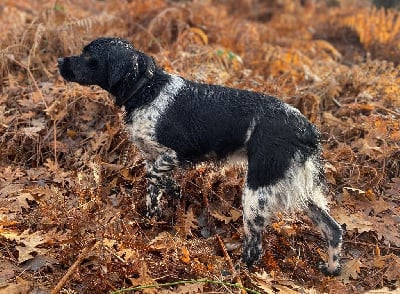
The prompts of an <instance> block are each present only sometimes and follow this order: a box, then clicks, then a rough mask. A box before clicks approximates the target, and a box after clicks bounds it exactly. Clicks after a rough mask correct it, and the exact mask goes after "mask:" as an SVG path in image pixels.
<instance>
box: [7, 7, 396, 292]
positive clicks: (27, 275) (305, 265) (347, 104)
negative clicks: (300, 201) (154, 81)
mask: <svg viewBox="0 0 400 294" xmlns="http://www.w3.org/2000/svg"><path fill="white" fill-rule="evenodd" d="M333 2H335V1H326V2H325V1H319V2H317V3H315V2H314V1H286V0H285V1H271V2H270V3H269V4H268V5H266V4H265V2H264V1H256V0H240V1H216V0H215V1H211V0H204V1H197V0H193V1H164V0H150V1H141V0H137V1H122V0H114V1H94V0H87V1H76V0H55V1H9V0H6V1H3V2H2V3H0V16H1V17H0V23H1V27H2V31H3V33H2V34H1V35H0V90H1V92H0V148H1V158H0V293H47V292H50V291H51V290H52V289H53V290H56V291H61V293H107V292H110V291H116V290H118V289H122V288H127V287H133V286H143V285H148V284H163V283H171V282H176V281H183V280H193V279H198V280H202V279H207V280H211V281H216V282H223V283H222V284H221V283H200V282H198V283H194V284H188V283H187V284H174V285H170V286H168V287H167V286H165V287H159V288H154V287H153V288H146V289H142V290H140V291H142V292H143V293H203V292H205V293H234V292H235V293H236V292H237V291H238V289H237V288H235V287H232V286H229V285H228V284H227V283H240V284H241V285H243V286H244V287H246V288H248V289H252V290H254V291H257V292H260V293H296V292H301V293H321V292H326V293H362V292H366V291H373V290H374V289H380V290H379V291H381V292H379V293H382V292H384V293H386V292H389V291H390V290H394V289H397V288H398V286H399V282H400V274H399V273H400V225H399V223H400V221H399V215H400V208H399V207H400V200H399V191H400V175H399V172H400V171H399V169H400V168H399V165H398V162H399V159H400V150H399V147H398V145H399V144H398V142H399V139H400V126H399V116H400V111H399V107H400V100H399V97H400V75H399V65H398V60H399V57H400V53H399V52H400V49H399V40H400V22H399V19H400V17H399V13H398V11H395V10H386V11H385V10H383V9H381V10H378V9H376V8H374V7H371V6H370V3H369V2H367V1H366V2H364V1H337V2H336V5H332V6H330V5H329V4H332V3H333ZM104 35H106V36H118V37H123V38H127V39H129V40H131V41H132V42H134V44H135V46H136V47H137V48H140V49H141V50H143V51H145V52H147V53H149V54H151V55H152V56H154V57H155V59H156V61H157V62H158V64H159V65H161V66H162V67H164V68H165V69H166V70H168V71H170V72H174V73H178V74H180V75H182V76H184V77H186V78H190V79H194V80H197V81H202V82H208V83H216V84H223V85H227V86H233V87H239V88H245V89H251V90H255V91H260V92H265V93H269V94H272V95H275V96H279V97H281V98H282V99H283V100H285V101H286V102H288V103H290V104H292V105H294V106H296V107H297V108H299V109H300V110H301V111H302V112H303V113H304V114H305V115H306V116H307V117H309V118H310V120H312V121H313V122H314V123H316V124H317V125H318V127H319V128H320V129H321V132H322V137H323V145H324V157H325V159H326V163H325V170H326V174H327V178H328V183H329V187H330V192H329V195H328V197H329V199H330V202H331V210H332V214H333V215H334V216H335V218H336V219H337V220H338V221H339V222H340V223H341V224H342V226H343V227H344V228H345V229H346V234H345V236H344V248H343V261H344V265H343V273H342V275H341V276H339V277H337V278H330V277H325V276H323V275H322V274H321V273H320V272H319V271H318V269H317V266H318V263H320V262H321V261H322V260H326V250H325V244H324V242H323V238H322V237H321V236H320V234H319V233H318V232H316V231H315V229H314V228H313V226H312V225H311V224H310V223H309V221H308V220H307V219H305V218H303V217H302V216H301V215H300V216H299V217H298V218H294V217H292V216H282V215H277V218H276V220H275V221H274V223H273V224H272V225H271V226H269V227H268V228H267V230H266V233H265V234H264V247H265V255H264V257H263V259H262V261H261V262H260V263H259V265H258V266H257V267H256V268H255V269H254V270H253V271H248V270H246V269H244V268H243V265H242V264H241V263H240V252H241V240H242V236H243V227H242V222H241V199H240V197H241V189H242V184H243V177H244V173H245V170H244V168H243V167H242V166H236V167H235V166H220V165H217V164H216V165H213V164H209V163H207V164H200V165H197V166H193V167H191V168H189V169H188V170H186V171H181V170H180V171H177V173H176V175H175V176H176V179H177V181H178V182H179V183H180V185H181V187H182V190H183V197H182V198H181V199H174V198H171V197H170V196H168V195H165V198H164V203H163V205H164V211H163V216H162V217H161V218H160V219H159V220H154V219H153V220H149V219H146V218H145V217H144V215H145V202H144V195H145V185H146V183H145V179H144V167H143V162H142V159H141V156H140V154H139V153H138V151H137V150H136V149H135V146H134V145H132V144H131V143H130V142H129V138H128V136H127V134H126V133H125V131H124V128H123V119H122V117H123V114H122V113H121V111H120V110H119V109H117V108H116V107H115V106H113V103H112V98H111V97H109V96H108V95H107V94H106V93H105V92H104V91H103V90H101V89H99V88H96V87H90V88H88V87H82V86H79V85H76V84H66V83H65V82H64V81H63V80H62V79H61V78H60V77H59V75H58V73H57V69H56V60H57V57H59V56H65V55H69V54H73V53H78V52H79V51H80V49H81V47H82V46H83V45H84V44H86V43H87V42H88V41H90V40H92V39H94V38H96V37H99V36H104ZM220 239H222V242H220ZM82 252H83V253H82ZM68 269H70V271H68ZM57 284H58V285H57ZM56 285H57V286H56ZM132 291H133V290H132ZM138 291H139V290H138ZM371 293H374V292H371Z"/></svg>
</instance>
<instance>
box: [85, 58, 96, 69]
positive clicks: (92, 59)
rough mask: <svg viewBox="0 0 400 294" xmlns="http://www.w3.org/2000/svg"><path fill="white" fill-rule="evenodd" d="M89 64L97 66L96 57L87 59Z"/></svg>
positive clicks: (91, 66) (93, 66)
mask: <svg viewBox="0 0 400 294" xmlns="http://www.w3.org/2000/svg"><path fill="white" fill-rule="evenodd" d="M87 64H88V66H89V67H90V68H97V65H98V62H97V60H96V59H94V58H89V60H88V61H87Z"/></svg>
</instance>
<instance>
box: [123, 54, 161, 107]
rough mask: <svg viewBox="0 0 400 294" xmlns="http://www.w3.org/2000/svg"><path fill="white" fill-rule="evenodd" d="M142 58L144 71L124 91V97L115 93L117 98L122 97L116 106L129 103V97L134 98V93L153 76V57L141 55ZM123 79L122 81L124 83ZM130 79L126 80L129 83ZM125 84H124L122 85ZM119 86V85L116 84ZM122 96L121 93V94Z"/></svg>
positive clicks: (154, 67)
mask: <svg viewBox="0 0 400 294" xmlns="http://www.w3.org/2000/svg"><path fill="white" fill-rule="evenodd" d="M143 59H144V61H145V64H146V71H145V72H144V75H142V76H141V77H140V78H139V79H138V80H137V81H136V82H135V83H134V84H133V86H131V87H128V88H129V91H128V92H126V93H124V95H123V96H125V97H118V96H119V95H118V94H117V95H116V96H117V98H122V100H121V101H118V106H122V105H126V104H128V103H129V101H130V100H131V99H134V98H135V94H137V93H138V92H139V91H140V90H142V88H143V87H144V86H145V84H146V83H147V82H148V81H150V80H151V79H152V78H153V77H154V73H155V71H156V69H157V68H156V65H155V63H154V61H153V58H151V57H149V56H147V55H143ZM124 82H125V81H122V83H124ZM130 82H131V81H128V83H130ZM123 86H126V85H123ZM118 88H120V86H118ZM121 96H122V95H121Z"/></svg>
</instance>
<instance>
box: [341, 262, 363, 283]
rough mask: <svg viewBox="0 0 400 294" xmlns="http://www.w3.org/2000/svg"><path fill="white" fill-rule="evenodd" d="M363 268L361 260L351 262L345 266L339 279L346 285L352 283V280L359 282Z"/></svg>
mask: <svg viewBox="0 0 400 294" xmlns="http://www.w3.org/2000/svg"><path fill="white" fill-rule="evenodd" d="M361 267H363V264H362V263H361V261H360V259H357V258H356V259H353V260H350V261H348V262H346V263H345V264H344V265H343V268H342V273H341V274H340V276H339V278H340V279H341V280H342V281H343V283H345V284H348V283H350V278H352V279H353V280H357V279H358V274H359V273H360V270H361Z"/></svg>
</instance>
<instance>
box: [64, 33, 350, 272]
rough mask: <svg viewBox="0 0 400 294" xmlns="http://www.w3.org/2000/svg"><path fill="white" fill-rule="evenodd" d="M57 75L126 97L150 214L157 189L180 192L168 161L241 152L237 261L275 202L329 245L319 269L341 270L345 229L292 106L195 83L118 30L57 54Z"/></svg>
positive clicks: (313, 132)
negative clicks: (303, 218)
mask: <svg viewBox="0 0 400 294" xmlns="http://www.w3.org/2000/svg"><path fill="white" fill-rule="evenodd" d="M58 66H59V70H60V73H61V75H62V76H63V77H64V79H66V80H67V81H71V82H77V83H79V84H81V85H98V86H100V87H102V88H103V89H105V90H107V91H108V92H109V93H111V94H112V95H113V96H115V98H116V100H115V103H116V104H117V105H118V106H121V107H122V106H124V107H125V110H126V113H127V115H126V123H127V128H128V131H129V133H130V135H131V137H132V140H133V142H134V143H135V144H136V145H137V146H138V147H139V148H140V149H141V151H142V152H143V156H144V158H145V160H146V166H147V179H148V191H147V198H146V204H147V209H148V215H149V216H153V215H156V214H159V213H160V206H159V201H160V197H161V195H162V194H163V192H166V193H176V194H179V187H178V186H177V185H176V184H175V182H174V180H172V179H171V172H172V170H173V169H174V168H175V167H177V166H178V165H179V164H181V163H184V162H198V161H199V160H204V159H208V158H225V157H227V156H229V155H232V154H241V155H243V156H244V157H245V158H246V160H247V163H248V172H247V180H246V184H245V187H244V190H243V198H242V204H243V222H244V231H245V237H244V247H243V261H244V262H245V263H246V264H247V265H248V266H249V267H250V266H251V265H253V263H254V262H256V261H257V260H258V259H259V258H260V256H261V254H262V238H261V236H262V231H263V229H264V227H265V226H266V225H267V224H268V221H269V220H270V218H271V216H273V214H274V213H275V212H276V211H289V212H291V211H295V210H304V211H305V212H306V213H307V214H308V216H309V217H310V218H311V219H312V221H313V222H314V223H315V224H316V225H317V226H318V227H319V228H320V229H321V231H322V232H323V234H324V235H325V237H326V239H327V241H328V245H329V260H328V263H327V264H326V265H324V266H323V267H322V269H323V271H324V272H325V273H326V274H330V275H337V274H339V272H340V263H339V255H340V250H341V245H342V229H341V227H340V225H339V224H338V223H336V221H335V220H334V219H333V218H332V217H331V216H330V215H329V214H328V208H327V203H326V199H325V197H324V192H325V191H324V188H325V181H324V172H323V167H322V163H321V158H320V153H321V146H320V143H319V132H318V130H317V129H316V127H315V126H314V125H312V124H311V123H310V122H309V121H308V120H307V119H306V118H305V117H304V116H303V115H302V114H301V113H300V112H299V111H298V110H297V109H295V108H293V107H291V106H289V105H287V104H285V103H283V102H282V101H280V100H278V99H277V98H274V97H271V96H267V95H264V94H259V93H254V92H250V91H244V90H239V89H232V88H227V87H222V86H217V85H208V84H200V83H196V82H192V81H188V80H186V79H184V78H182V77H179V76H176V75H172V74H168V73H167V72H165V71H164V70H162V69H161V68H159V67H158V66H157V65H156V64H155V63H154V61H153V59H152V58H150V57H149V56H147V55H145V54H144V53H142V52H140V51H138V50H136V49H135V48H134V46H133V45H132V44H131V43H129V42H127V41H125V40H122V39H117V38H100V39H97V40H94V41H93V42H91V43H90V44H88V45H87V46H86V47H85V48H84V49H83V52H82V54H81V55H78V56H70V57H65V58H59V59H58Z"/></svg>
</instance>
